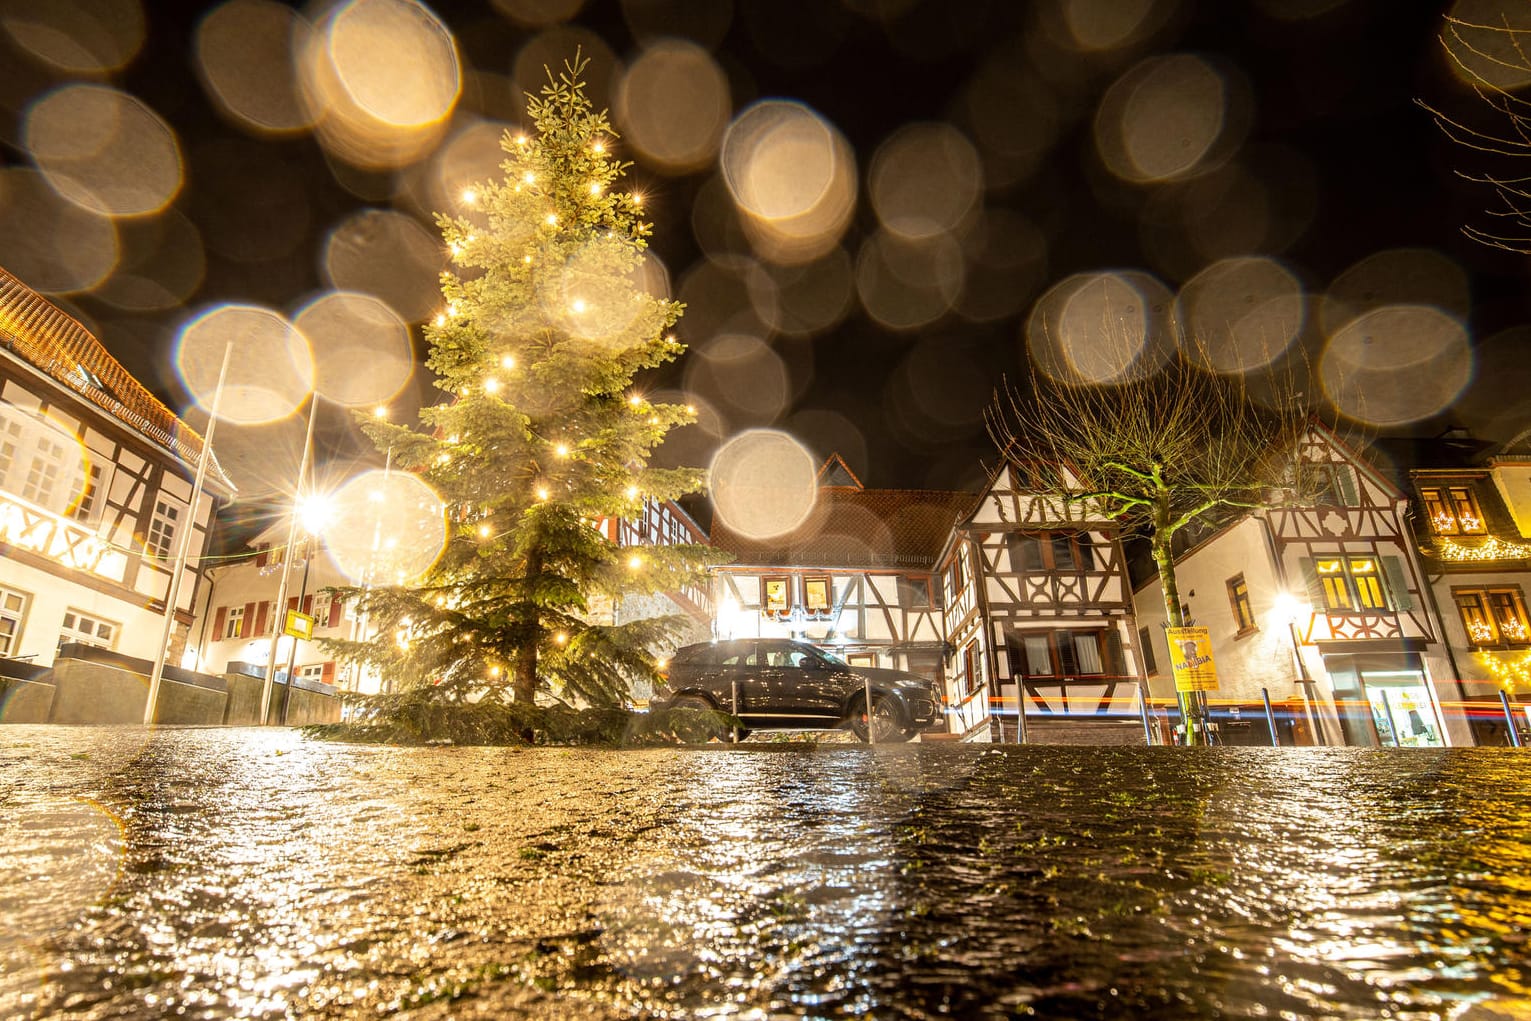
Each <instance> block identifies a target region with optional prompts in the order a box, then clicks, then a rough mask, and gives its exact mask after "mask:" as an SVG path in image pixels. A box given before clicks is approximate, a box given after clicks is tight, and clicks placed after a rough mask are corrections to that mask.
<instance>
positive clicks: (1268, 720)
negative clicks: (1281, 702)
mask: <svg viewBox="0 0 1531 1021" xmlns="http://www.w3.org/2000/svg"><path fill="white" fill-rule="evenodd" d="M1260 697H1261V698H1262V699H1264V700H1265V725H1266V726H1267V727H1269V728H1270V729H1271V747H1272V748H1280V747H1281V738H1280V737H1278V736H1277V735H1276V713H1275V711H1274V710H1272V709H1271V693H1270V689H1269V688H1261V689H1260Z"/></svg>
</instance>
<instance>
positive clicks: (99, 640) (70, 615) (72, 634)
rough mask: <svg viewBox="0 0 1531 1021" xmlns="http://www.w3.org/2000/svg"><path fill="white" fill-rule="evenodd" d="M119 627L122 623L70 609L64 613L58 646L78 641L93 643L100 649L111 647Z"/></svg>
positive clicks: (61, 646)
mask: <svg viewBox="0 0 1531 1021" xmlns="http://www.w3.org/2000/svg"><path fill="white" fill-rule="evenodd" d="M119 627H121V625H119V624H115V623H113V622H112V621H109V620H102V619H101V618H99V617H96V616H94V615H92V614H87V613H81V612H80V611H79V610H69V611H68V612H67V613H65V614H64V626H63V627H62V628H61V629H59V634H58V646H59V648H60V649H62V648H63V647H64V646H65V645H67V644H69V643H70V642H77V643H79V644H80V645H93V646H95V647H96V648H98V649H110V648H111V647H112V644H113V643H114V642H115V641H116V640H117V630H118V628H119Z"/></svg>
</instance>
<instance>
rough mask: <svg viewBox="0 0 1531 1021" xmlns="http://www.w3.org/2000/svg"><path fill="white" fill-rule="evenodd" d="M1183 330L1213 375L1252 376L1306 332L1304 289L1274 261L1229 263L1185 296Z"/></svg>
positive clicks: (1200, 277)
mask: <svg viewBox="0 0 1531 1021" xmlns="http://www.w3.org/2000/svg"><path fill="white" fill-rule="evenodd" d="M1179 301H1180V316H1179V318H1180V324H1181V327H1182V328H1183V329H1184V330H1185V331H1186V332H1187V334H1188V335H1189V339H1190V341H1191V343H1192V346H1193V348H1194V350H1195V351H1196V353H1197V354H1198V355H1199V356H1200V357H1202V358H1204V359H1205V360H1206V361H1207V362H1208V363H1209V364H1208V367H1209V368H1211V369H1212V370H1213V371H1214V372H1222V373H1235V372H1250V371H1252V370H1254V369H1260V368H1264V367H1266V366H1268V365H1270V364H1271V363H1272V362H1274V361H1275V360H1276V359H1277V358H1279V357H1281V355H1283V354H1284V353H1285V352H1286V351H1287V349H1288V348H1290V347H1291V346H1292V342H1293V341H1295V340H1296V339H1297V335H1298V334H1299V333H1300V332H1301V331H1302V327H1303V321H1304V318H1305V312H1306V300H1305V299H1304V296H1303V290H1302V285H1301V284H1299V283H1298V282H1297V278H1296V277H1295V276H1293V275H1292V273H1291V271H1290V270H1288V269H1287V268H1286V267H1285V266H1283V265H1281V264H1280V263H1279V262H1277V261H1275V260H1274V259H1267V258H1263V257H1259V256H1250V257H1246V258H1240V259H1224V260H1223V261H1221V262H1218V263H1214V264H1213V265H1211V266H1208V267H1207V268H1206V269H1204V270H1202V271H1201V272H1200V273H1198V274H1197V275H1196V276H1195V277H1193V278H1191V279H1190V280H1189V281H1187V282H1186V285H1185V286H1184V287H1182V288H1181V290H1180V299H1179Z"/></svg>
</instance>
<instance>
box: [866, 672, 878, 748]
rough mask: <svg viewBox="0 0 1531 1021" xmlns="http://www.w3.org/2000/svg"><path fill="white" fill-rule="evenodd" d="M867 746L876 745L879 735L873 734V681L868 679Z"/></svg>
mask: <svg viewBox="0 0 1531 1021" xmlns="http://www.w3.org/2000/svg"><path fill="white" fill-rule="evenodd" d="M866 711H867V744H869V745H871V744H876V743H877V735H875V734H873V733H872V679H871V678H870V677H868V678H866Z"/></svg>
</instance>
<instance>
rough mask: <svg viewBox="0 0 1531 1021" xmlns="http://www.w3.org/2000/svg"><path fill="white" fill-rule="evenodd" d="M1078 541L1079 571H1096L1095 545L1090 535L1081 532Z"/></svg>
mask: <svg viewBox="0 0 1531 1021" xmlns="http://www.w3.org/2000/svg"><path fill="white" fill-rule="evenodd" d="M1077 539H1078V541H1079V569H1080V570H1081V571H1093V570H1095V543H1094V541H1093V540H1092V539H1091V538H1090V533H1089V532H1080V533H1079V535H1078V536H1077Z"/></svg>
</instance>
